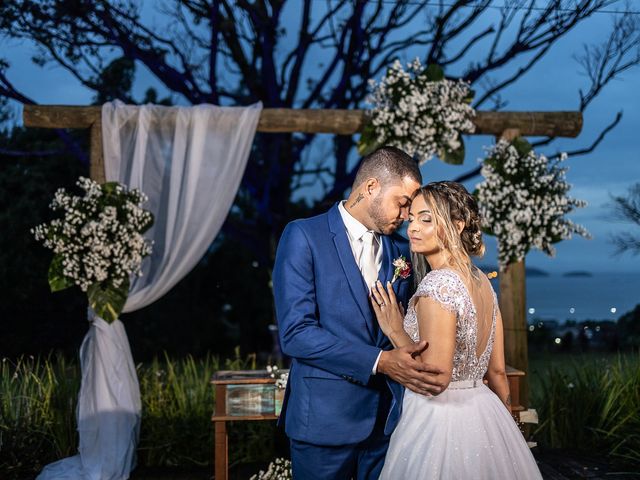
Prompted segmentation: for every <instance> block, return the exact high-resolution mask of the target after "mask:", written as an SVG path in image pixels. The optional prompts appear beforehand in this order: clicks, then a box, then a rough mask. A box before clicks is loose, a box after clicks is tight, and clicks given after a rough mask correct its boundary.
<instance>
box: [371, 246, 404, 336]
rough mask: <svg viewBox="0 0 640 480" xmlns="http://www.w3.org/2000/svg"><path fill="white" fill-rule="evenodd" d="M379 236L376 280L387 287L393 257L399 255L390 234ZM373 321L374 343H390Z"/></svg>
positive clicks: (394, 288) (395, 283)
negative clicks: (380, 245)
mask: <svg viewBox="0 0 640 480" xmlns="http://www.w3.org/2000/svg"><path fill="white" fill-rule="evenodd" d="M380 238H381V240H382V265H381V266H380V272H379V274H378V280H380V282H381V283H382V285H383V287H384V288H387V282H390V281H391V279H392V278H393V272H394V270H395V268H394V266H393V259H394V258H396V257H397V256H398V255H399V249H398V247H397V246H396V244H395V243H394V241H393V240H392V239H391V237H390V236H387V235H381V236H380ZM398 285H399V282H398V281H396V282H394V284H393V291H394V292H395V293H396V295H397V294H398ZM374 322H375V323H376V325H375V330H376V345H378V346H380V347H384V346H387V345H390V341H389V339H388V338H387V336H386V335H385V334H384V333H383V332H382V330H380V327H379V326H378V325H377V321H376V320H375V319H374Z"/></svg>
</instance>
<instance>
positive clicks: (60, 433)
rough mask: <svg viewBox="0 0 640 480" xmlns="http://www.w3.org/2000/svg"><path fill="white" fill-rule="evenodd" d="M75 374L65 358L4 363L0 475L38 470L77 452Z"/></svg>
mask: <svg viewBox="0 0 640 480" xmlns="http://www.w3.org/2000/svg"><path fill="white" fill-rule="evenodd" d="M79 374H80V372H79V370H78V368H77V367H76V366H75V365H72V364H68V363H67V362H66V361H65V360H64V358H62V357H56V358H55V359H53V360H51V359H45V360H41V359H34V358H33V357H29V358H22V359H19V360H18V361H17V362H15V363H14V362H11V361H9V360H7V359H3V361H2V365H1V366H0V472H7V473H8V474H12V473H13V472H20V471H23V470H24V469H25V468H26V469H30V468H31V469H32V468H36V469H37V468H39V467H40V466H41V465H42V464H44V463H47V462H48V461H52V460H55V459H56V458H59V457H62V456H67V455H71V454H73V452H74V451H75V450H76V448H77V434H76V430H75V404H76V396H77V392H78V389H79V387H80V381H79V378H80V377H79Z"/></svg>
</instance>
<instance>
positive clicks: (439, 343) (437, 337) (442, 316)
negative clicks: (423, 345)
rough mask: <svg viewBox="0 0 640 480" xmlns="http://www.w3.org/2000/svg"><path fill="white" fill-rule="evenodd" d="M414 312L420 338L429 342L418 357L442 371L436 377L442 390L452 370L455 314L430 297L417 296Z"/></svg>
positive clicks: (454, 344) (454, 345)
mask: <svg viewBox="0 0 640 480" xmlns="http://www.w3.org/2000/svg"><path fill="white" fill-rule="evenodd" d="M416 313H417V315H418V330H419V332H420V338H421V339H422V340H426V341H428V342H429V348H427V349H426V350H425V351H423V352H422V354H420V358H421V359H422V361H423V362H425V363H428V364H430V365H434V366H435V367H437V368H439V369H440V370H441V371H442V373H440V374H439V375H437V377H436V378H437V380H438V382H439V383H442V384H443V385H444V388H443V389H442V391H444V390H445V389H446V388H447V387H448V386H449V382H450V381H451V374H452V371H453V354H454V352H455V348H456V314H455V313H454V312H451V311H449V310H447V309H445V308H443V306H442V305H441V304H440V303H439V302H438V301H436V300H434V299H433V298H430V297H418V301H417V303H416Z"/></svg>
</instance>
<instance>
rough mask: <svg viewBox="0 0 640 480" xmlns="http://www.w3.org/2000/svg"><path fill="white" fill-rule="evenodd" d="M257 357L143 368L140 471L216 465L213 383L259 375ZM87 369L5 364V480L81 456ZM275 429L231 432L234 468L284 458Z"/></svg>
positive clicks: (1, 454) (160, 362)
mask: <svg viewBox="0 0 640 480" xmlns="http://www.w3.org/2000/svg"><path fill="white" fill-rule="evenodd" d="M256 367H257V364H256V357H255V355H249V356H247V357H246V358H244V357H241V356H240V353H239V349H236V352H235V357H233V358H231V359H227V360H225V361H221V360H219V359H218V358H217V357H213V356H205V357H204V358H202V359H199V360H196V359H194V358H193V357H191V356H187V357H185V358H183V359H181V360H173V359H171V358H169V357H168V356H167V355H164V356H163V357H162V358H161V359H154V360H153V361H152V362H150V363H149V364H145V365H138V367H137V369H138V376H139V381H140V391H141V397H142V426H141V432H140V443H139V446H138V465H140V466H155V467H167V466H175V465H179V466H201V465H208V464H211V463H212V460H213V427H212V423H211V414H212V413H213V405H214V400H215V395H214V389H213V388H212V386H211V385H210V384H209V381H210V379H211V376H212V375H213V373H214V372H215V371H217V370H221V369H224V370H238V369H255V368H256ZM79 388H80V369H79V367H78V365H77V364H75V363H69V362H67V361H65V359H64V358H63V357H61V356H57V357H51V358H47V359H39V358H32V357H24V358H21V359H19V360H18V361H17V362H12V361H10V360H8V359H4V360H3V361H2V364H1V366H0V392H2V397H1V398H0V478H3V479H10V478H23V477H25V476H27V477H28V476H29V475H32V474H34V473H35V472H37V471H39V470H40V469H41V468H42V466H43V465H45V464H47V463H49V462H52V461H55V460H57V459H60V458H62V457H65V456H69V455H74V454H75V453H76V451H77V445H78V437H77V432H76V421H75V409H76V403H77V395H78V390H79ZM275 436H276V426H275V423H274V422H240V423H236V424H231V425H230V430H229V437H230V439H229V442H230V443H231V444H233V445H234V448H233V449H230V450H229V462H230V465H234V464H238V463H251V462H267V461H268V460H269V459H271V458H273V457H274V456H275V454H276V451H275V443H274V441H273V439H274V438H275Z"/></svg>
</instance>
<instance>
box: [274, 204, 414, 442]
mask: <svg viewBox="0 0 640 480" xmlns="http://www.w3.org/2000/svg"><path fill="white" fill-rule="evenodd" d="M381 240H382V245H383V260H382V266H381V268H380V272H379V279H380V280H381V281H382V282H383V283H386V281H391V279H392V277H393V271H394V267H393V265H392V262H393V260H394V259H395V258H397V257H399V256H400V255H404V256H405V257H406V258H407V259H408V258H409V247H408V242H407V240H406V239H404V238H403V237H401V236H399V235H391V236H381ZM411 285H412V277H409V278H407V279H397V280H396V281H395V282H394V285H393V287H394V290H395V292H396V295H397V298H398V300H399V301H401V302H403V304H404V307H405V309H406V306H407V301H408V299H409V295H410V291H411ZM273 290H274V297H275V308H276V316H277V320H278V327H279V334H280V342H281V347H282V351H283V352H284V353H285V354H286V355H288V356H290V357H291V358H292V364H291V371H290V373H289V382H288V385H287V391H286V393H285V400H284V404H283V408H282V414H281V417H280V422H283V421H284V423H285V431H286V433H287V435H288V436H289V437H290V438H292V439H295V440H299V441H304V442H308V443H312V444H316V445H345V444H353V443H357V442H360V441H362V440H364V439H366V438H367V437H368V436H369V435H370V434H371V432H372V431H373V427H374V424H375V422H376V416H377V415H378V414H379V413H378V408H379V404H380V402H381V397H382V396H383V395H386V396H387V399H388V396H389V390H391V392H392V395H393V398H392V400H391V402H390V408H389V411H388V413H387V419H386V424H385V433H387V434H390V433H391V432H392V431H393V429H394V428H395V426H396V424H397V422H398V419H399V417H400V409H401V406H402V394H403V387H401V386H400V385H399V384H397V383H395V382H393V381H391V380H390V379H388V378H387V377H385V376H384V375H381V374H378V375H372V367H373V365H374V363H375V361H376V358H377V356H378V353H379V352H380V350H381V349H384V350H390V349H391V348H392V345H391V343H390V342H389V339H388V338H387V337H386V336H385V335H384V333H382V331H381V330H380V328H379V327H378V324H377V321H376V318H375V314H374V312H373V309H372V307H371V305H370V303H369V295H368V288H367V286H366V285H365V282H364V279H363V278H362V274H361V273H360V270H359V269H358V266H357V263H356V260H355V259H354V257H353V253H352V250H351V246H350V244H349V239H348V237H347V233H346V229H345V226H344V223H343V221H342V217H341V216H340V212H339V210H338V206H337V204H336V205H335V206H333V207H332V208H331V209H330V210H329V211H328V212H327V213H324V214H322V215H318V216H316V217H312V218H308V219H304V220H296V221H294V222H291V223H289V224H288V225H287V227H286V228H285V230H284V232H283V234H282V237H281V239H280V243H279V245H278V251H277V254H276V262H275V267H274V270H273ZM387 404H388V403H387ZM383 413H384V412H383Z"/></svg>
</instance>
